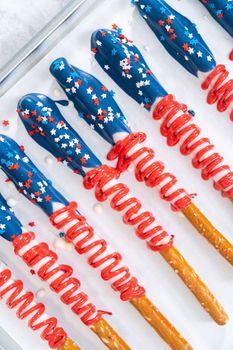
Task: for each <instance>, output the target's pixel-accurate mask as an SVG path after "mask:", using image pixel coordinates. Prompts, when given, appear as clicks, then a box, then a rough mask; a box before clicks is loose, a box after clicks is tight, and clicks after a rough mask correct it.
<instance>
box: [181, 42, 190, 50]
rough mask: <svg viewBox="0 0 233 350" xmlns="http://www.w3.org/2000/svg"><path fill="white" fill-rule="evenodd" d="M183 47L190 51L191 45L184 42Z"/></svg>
mask: <svg viewBox="0 0 233 350" xmlns="http://www.w3.org/2000/svg"><path fill="white" fill-rule="evenodd" d="M182 48H183V49H184V50H185V51H188V50H189V46H188V44H187V43H184V44H183V45H182Z"/></svg>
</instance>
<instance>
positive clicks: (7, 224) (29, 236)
mask: <svg viewBox="0 0 233 350" xmlns="http://www.w3.org/2000/svg"><path fill="white" fill-rule="evenodd" d="M9 156H10V155H9V152H8V159H10V158H9ZM12 156H13V154H12ZM34 170H35V169H34ZM29 171H33V169H32V168H31V169H30V170H29ZM32 179H33V175H32V174H31V176H30V175H29V179H28V180H27V185H26V187H28V186H30V184H32V182H30V180H31V181H33V180H32ZM41 191H42V188H41ZM0 227H1V237H3V238H4V239H6V240H8V241H10V242H12V243H13V246H14V251H15V254H16V255H18V256H20V257H21V258H22V260H23V261H24V262H25V263H26V264H27V265H28V266H29V267H30V269H33V271H35V273H36V274H37V276H38V277H39V278H40V279H41V280H42V281H44V282H47V283H48V285H49V286H50V288H51V289H52V291H54V292H55V293H57V294H58V295H59V297H60V300H61V301H62V302H63V303H64V304H65V305H67V306H68V307H70V308H71V310H72V311H73V312H74V313H75V314H76V315H77V316H79V317H80V319H81V321H82V322H83V323H84V324H85V325H86V326H88V327H89V328H90V329H92V330H93V331H94V332H95V333H96V334H97V335H99V334H98V332H97V330H98V329H99V328H101V327H103V322H104V323H105V325H106V327H103V331H102V334H101V336H100V340H101V341H102V342H103V343H104V344H106V345H107V347H108V348H109V349H118V348H119V347H120V344H123V349H129V347H128V346H127V345H126V344H125V342H124V341H123V340H122V339H121V338H120V337H119V335H118V334H117V333H116V331H115V330H114V329H113V328H111V326H110V325H109V324H108V323H107V322H106V321H105V320H103V315H104V314H109V312H106V311H101V310H98V309H97V308H96V306H95V305H94V304H93V303H91V302H90V301H89V297H88V295H87V294H86V293H84V292H83V291H80V285H81V282H80V280H79V279H77V278H76V277H74V276H73V268H72V267H71V266H69V265H62V264H59V263H58V256H57V254H56V253H55V252H54V251H52V250H51V249H50V248H49V246H48V245H47V244H46V243H45V242H38V241H37V240H36V238H35V234H34V233H33V232H28V231H26V230H25V228H24V227H23V225H22V223H21V222H20V221H19V220H18V218H17V217H16V216H15V214H14V212H13V210H12V208H10V207H9V206H8V204H7V202H6V200H5V199H4V198H3V196H2V195H1V194H0ZM109 329H111V331H110V332H109ZM110 336H111V338H112V339H113V340H114V341H115V342H116V344H117V345H116V346H113V347H112V346H109V344H108V341H106V339H107V338H109V337H110ZM68 345H70V346H71V343H70V342H68V343H67V346H68ZM117 346H118V347H117ZM64 349H65V348H64ZM67 350H68V349H67Z"/></svg>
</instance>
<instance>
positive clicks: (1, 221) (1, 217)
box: [0, 194, 22, 241]
mask: <svg viewBox="0 0 233 350" xmlns="http://www.w3.org/2000/svg"><path fill="white" fill-rule="evenodd" d="M21 233H22V224H21V222H20V221H19V220H18V219H17V217H16V216H15V214H14V211H13V209H12V208H11V207H9V205H8V204H7V202H6V200H5V198H3V196H2V195H1V194H0V236H1V237H3V238H4V239H7V240H8V241H12V240H13V237H14V236H19V235H21Z"/></svg>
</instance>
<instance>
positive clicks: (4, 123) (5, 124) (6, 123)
mask: <svg viewBox="0 0 233 350" xmlns="http://www.w3.org/2000/svg"><path fill="white" fill-rule="evenodd" d="M2 125H4V126H9V125H10V122H9V120H6V119H5V120H3V121H2Z"/></svg>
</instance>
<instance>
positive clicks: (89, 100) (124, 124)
mask: <svg viewBox="0 0 233 350" xmlns="http://www.w3.org/2000/svg"><path fill="white" fill-rule="evenodd" d="M50 72H51V73H52V75H53V76H54V77H55V78H56V80H57V82H58V83H59V85H60V86H61V87H62V89H63V90H64V92H65V93H66V95H67V97H68V98H69V100H70V101H72V102H73V103H74V107H75V108H76V109H77V111H78V113H79V116H80V117H81V118H84V120H85V121H86V122H87V123H88V124H89V125H90V126H91V128H92V129H94V130H95V131H97V132H98V133H99V134H100V135H101V136H102V137H103V138H104V139H105V140H106V141H108V142H109V143H111V144H114V134H116V133H118V132H126V133H130V132H131V131H130V127H129V124H128V121H127V120H126V118H125V116H124V114H123V113H122V111H121V110H120V108H119V106H118V105H117V103H116V102H115V100H114V98H113V93H112V91H108V89H107V88H106V87H105V86H104V84H102V83H101V82H100V81H99V80H98V79H96V78H95V77H94V76H93V75H91V74H89V73H87V72H84V71H82V70H81V69H79V68H77V67H75V66H73V65H71V64H70V63H69V62H68V61H67V60H66V59H65V58H63V57H62V58H58V59H56V60H55V61H53V62H52V64H51V66H50Z"/></svg>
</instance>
